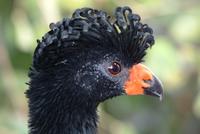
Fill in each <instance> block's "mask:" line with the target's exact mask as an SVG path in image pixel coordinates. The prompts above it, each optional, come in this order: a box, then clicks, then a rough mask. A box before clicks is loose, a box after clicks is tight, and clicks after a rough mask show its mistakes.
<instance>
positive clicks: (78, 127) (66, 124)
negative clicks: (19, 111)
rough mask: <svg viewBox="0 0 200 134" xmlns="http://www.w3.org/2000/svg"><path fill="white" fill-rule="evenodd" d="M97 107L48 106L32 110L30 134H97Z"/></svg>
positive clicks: (75, 105)
mask: <svg viewBox="0 0 200 134" xmlns="http://www.w3.org/2000/svg"><path fill="white" fill-rule="evenodd" d="M96 110H97V106H95V105H87V106H86V105H85V106H83V105H77V104H74V103H73V105H67V106H61V105H57V106H52V105H49V104H48V107H47V108H46V109H45V106H42V108H37V110H36V109H35V110H33V109H31V111H30V120H29V128H30V131H29V134H95V133H96V131H97V121H98V116H97V111H96Z"/></svg>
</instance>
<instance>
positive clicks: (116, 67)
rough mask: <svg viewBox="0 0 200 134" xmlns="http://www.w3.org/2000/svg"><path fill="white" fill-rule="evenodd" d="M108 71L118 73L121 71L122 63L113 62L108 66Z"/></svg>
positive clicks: (113, 73)
mask: <svg viewBox="0 0 200 134" xmlns="http://www.w3.org/2000/svg"><path fill="white" fill-rule="evenodd" d="M108 71H109V72H110V73H111V74H112V75H117V74H118V73H120V72H121V65H120V64H119V63H118V62H113V63H112V64H111V66H109V67H108Z"/></svg>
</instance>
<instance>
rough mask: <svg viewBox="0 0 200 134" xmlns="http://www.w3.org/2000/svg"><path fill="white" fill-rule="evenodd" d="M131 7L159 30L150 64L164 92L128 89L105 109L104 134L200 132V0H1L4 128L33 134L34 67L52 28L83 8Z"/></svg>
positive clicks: (7, 133)
mask: <svg viewBox="0 0 200 134" xmlns="http://www.w3.org/2000/svg"><path fill="white" fill-rule="evenodd" d="M124 5H128V6H130V7H131V8H132V9H133V10H134V12H136V13H138V14H140V15H141V16H142V21H143V22H144V23H148V24H149V25H150V26H151V27H153V29H154V33H155V38H156V44H155V46H153V49H151V50H149V52H148V55H147V56H146V64H147V65H148V66H149V67H150V68H151V69H152V70H153V72H155V73H156V74H157V75H158V77H159V78H160V79H161V80H162V82H163V85H164V99H163V101H161V102H160V101H158V100H157V99H156V98H152V97H144V96H131V97H127V96H122V97H117V98H114V99H112V100H108V101H106V102H105V103H104V104H102V105H101V106H100V108H99V114H100V127H99V133H100V134H200V54H199V53H200V1H199V0H0V134H27V119H28V117H27V113H28V112H27V111H28V109H27V99H26V98H25V95H24V92H25V90H26V89H27V88H28V87H27V85H26V84H25V83H26V82H27V81H28V77H27V73H28V69H29V66H30V64H31V61H32V54H33V51H34V48H35V47H36V39H38V38H39V39H40V38H41V36H43V34H44V33H46V32H47V31H48V30H49V28H48V25H49V24H50V23H51V22H57V21H59V20H61V19H62V18H63V17H66V16H71V13H72V12H73V11H74V10H75V9H76V8H80V7H93V8H98V9H103V10H106V11H107V12H109V13H110V14H112V13H113V11H114V9H115V8H116V7H117V6H124Z"/></svg>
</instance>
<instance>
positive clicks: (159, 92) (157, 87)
mask: <svg viewBox="0 0 200 134" xmlns="http://www.w3.org/2000/svg"><path fill="white" fill-rule="evenodd" d="M150 85H151V87H150V88H147V89H145V94H146V95H150V96H155V97H158V98H159V100H160V101H162V100H163V85H162V83H161V81H160V80H159V79H158V78H157V77H156V76H154V78H153V80H152V81H151V84H150Z"/></svg>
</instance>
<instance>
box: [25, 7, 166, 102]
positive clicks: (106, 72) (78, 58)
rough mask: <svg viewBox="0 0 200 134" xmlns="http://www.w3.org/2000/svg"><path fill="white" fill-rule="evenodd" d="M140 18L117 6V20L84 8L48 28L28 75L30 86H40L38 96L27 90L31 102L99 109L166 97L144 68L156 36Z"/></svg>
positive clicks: (155, 79) (158, 82)
mask: <svg viewBox="0 0 200 134" xmlns="http://www.w3.org/2000/svg"><path fill="white" fill-rule="evenodd" d="M140 19H141V18H140V16H139V15H137V14H135V13H133V12H132V10H131V9H130V8H129V7H118V8H117V9H116V11H115V15H114V17H113V18H111V17H110V16H109V15H107V13H106V12H104V11H101V10H95V9H91V8H82V9H77V10H76V11H75V12H74V13H73V15H72V17H71V18H64V19H63V20H62V21H60V22H57V23H52V24H50V31H49V32H48V33H46V34H45V35H44V36H43V38H42V40H41V41H40V40H38V46H37V48H36V50H35V52H34V57H33V66H32V68H31V71H30V74H29V76H30V78H31V81H30V84H31V85H32V86H31V87H34V85H38V87H39V88H40V91H31V90H29V91H28V93H29V97H31V96H34V97H35V96H37V93H38V94H40V95H38V96H43V97H44V96H52V97H53V98H54V99H53V100H52V101H56V99H57V98H62V99H63V98H64V99H63V100H65V99H66V98H70V100H74V101H77V102H79V103H81V102H83V103H90V102H92V103H94V102H95V103H97V104H98V103H100V102H102V101H104V100H106V99H108V98H112V97H115V96H119V95H151V96H156V97H159V98H162V94H163V93H162V85H161V82H160V81H159V79H158V78H157V77H156V76H155V75H154V74H153V73H152V72H151V71H150V70H149V69H148V68H147V67H146V66H145V65H143V64H142V62H143V57H144V56H145V55H146V50H147V49H148V48H150V47H151V46H152V45H153V44H154V36H153V31H152V29H151V28H150V27H149V26H148V25H147V24H142V23H141V22H140ZM34 83H35V84H34ZM40 83H43V84H40ZM44 87H45V88H44ZM41 92H43V93H41ZM31 94H32V95H31ZM58 94H59V97H58Z"/></svg>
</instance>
